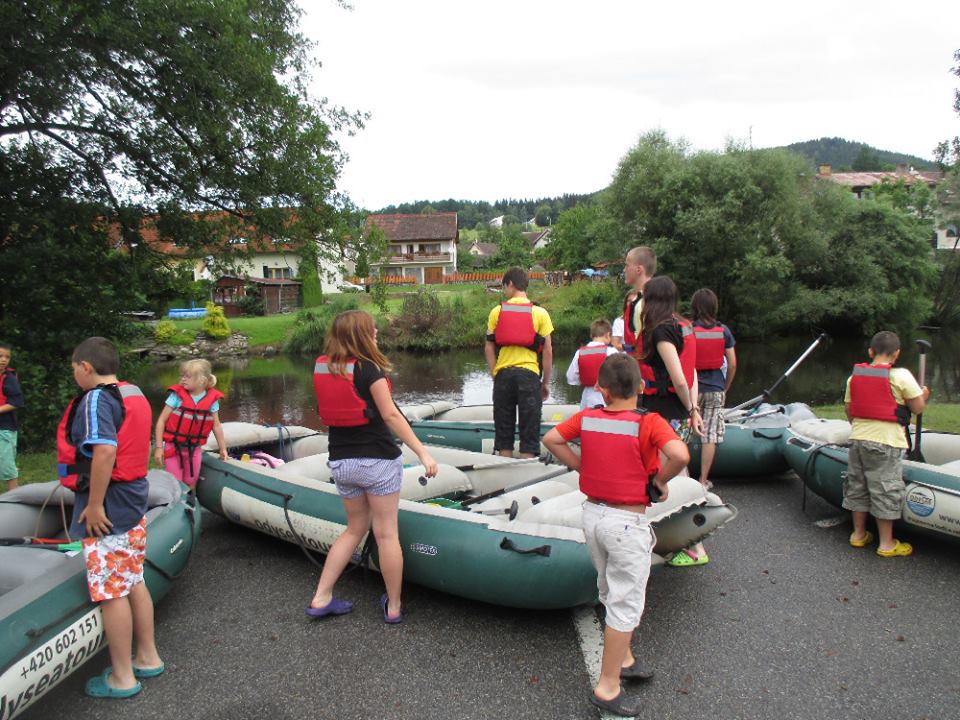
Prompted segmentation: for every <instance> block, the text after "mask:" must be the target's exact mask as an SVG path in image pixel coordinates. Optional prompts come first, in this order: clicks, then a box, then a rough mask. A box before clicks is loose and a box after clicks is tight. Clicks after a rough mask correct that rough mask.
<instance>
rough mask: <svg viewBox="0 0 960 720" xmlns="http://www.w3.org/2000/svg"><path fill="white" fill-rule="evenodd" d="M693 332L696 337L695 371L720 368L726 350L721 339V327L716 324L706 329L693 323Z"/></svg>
mask: <svg viewBox="0 0 960 720" xmlns="http://www.w3.org/2000/svg"><path fill="white" fill-rule="evenodd" d="M693 332H694V334H695V335H696V336H697V370H719V369H720V368H722V367H723V358H724V356H725V355H726V350H727V348H726V343H725V342H724V339H723V325H721V324H720V323H717V324H716V325H714V326H713V327H709V328H708V327H704V326H703V325H697V324H696V323H694V325H693Z"/></svg>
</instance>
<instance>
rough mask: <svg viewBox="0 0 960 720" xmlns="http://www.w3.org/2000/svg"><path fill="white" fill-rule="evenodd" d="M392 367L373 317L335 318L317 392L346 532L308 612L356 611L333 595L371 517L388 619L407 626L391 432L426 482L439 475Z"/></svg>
mask: <svg viewBox="0 0 960 720" xmlns="http://www.w3.org/2000/svg"><path fill="white" fill-rule="evenodd" d="M390 369H391V366H390V361H389V360H387V358H386V357H385V356H384V355H383V353H382V352H380V349H379V348H378V347H377V327H376V325H374V323H373V317H372V316H371V315H370V314H369V313H366V312H363V311H362V310H349V311H347V312H344V313H340V314H339V315H337V317H336V318H334V320H333V323H332V324H331V325H330V329H329V330H328V331H327V337H326V341H325V343H324V354H323V355H321V356H320V357H318V358H317V362H316V365H315V367H314V374H313V387H314V390H315V392H316V394H317V408H318V411H319V413H320V419H321V420H322V421H323V423H324V425H327V426H328V427H329V428H330V460H329V466H330V474H331V476H332V478H333V481H334V482H335V483H336V485H337V491H338V492H339V493H340V497H341V499H342V500H343V506H344V509H345V510H346V513H347V528H346V530H344V531H343V533H342V534H341V535H340V537H338V538H337V539H336V541H335V542H334V543H333V546H332V547H331V548H330V551H329V552H328V553H327V559H326V561H325V562H324V563H323V572H321V573H320V582H319V583H318V584H317V591H316V593H315V594H314V596H313V600H311V602H310V604H309V605H307V607H306V613H307V615H309V616H310V617H323V616H325V615H343V614H344V613H348V612H350V611H351V610H352V609H353V603H351V602H349V601H347V600H340V599H338V598H335V597H334V596H333V586H334V585H335V584H336V582H337V580H338V579H339V577H340V574H341V573H342V572H343V570H344V568H345V567H346V566H347V563H348V562H350V558H351V557H352V556H353V553H354V551H355V550H356V548H357V546H358V545H359V544H360V543H361V542H362V541H363V538H364V536H365V535H366V534H367V532H368V531H369V530H370V523H371V520H372V521H373V535H374V537H375V538H376V540H377V550H378V555H379V560H380V573H381V575H383V582H384V584H385V585H386V590H387V592H386V593H385V594H384V595H383V596H382V597H381V598H380V608H381V610H382V611H383V620H384V622H386V623H390V624H396V623H400V622H403V612H402V611H401V604H400V586H401V583H402V581H403V555H402V553H401V550H400V540H399V535H398V532H397V514H398V508H399V502H400V485H401V481H402V479H403V458H402V454H401V452H400V448H399V447H397V444H396V442H394V439H393V435H391V434H390V431H391V430H392V431H393V432H394V433H395V434H396V436H397V437H399V438H400V440H401V441H403V442H404V443H406V445H407V446H409V447H410V449H411V450H413V451H414V452H415V453H416V454H417V457H418V458H419V459H420V462H421V463H422V464H423V467H424V474H425V475H426V476H427V477H434V476H435V475H436V474H437V463H436V462H435V461H434V459H433V458H432V457H431V456H430V453H428V452H427V450H426V449H425V448H424V447H423V445H422V444H421V443H420V441H419V440H418V439H417V436H416V435H414V434H413V430H412V429H411V428H410V424H409V423H408V422H407V419H406V418H405V417H404V416H403V414H402V413H401V412H400V410H399V409H398V408H397V406H396V404H395V403H394V401H393V397H392V396H391V395H390V381H389V380H388V379H387V376H386V375H384V372H385V371H389V370H390Z"/></svg>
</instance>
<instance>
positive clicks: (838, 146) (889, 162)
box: [786, 138, 934, 172]
mask: <svg viewBox="0 0 960 720" xmlns="http://www.w3.org/2000/svg"><path fill="white" fill-rule="evenodd" d="M786 149H787V150H790V151H792V152H795V153H797V154H798V155H802V156H803V157H805V158H807V159H808V160H809V161H810V163H811V164H812V165H814V166H819V165H824V164H827V165H831V166H832V167H833V170H834V172H837V171H844V170H860V171H867V172H869V171H876V170H893V169H894V168H895V167H896V166H897V165H898V164H901V163H903V164H906V165H909V166H912V167H914V168H916V169H917V170H931V169H933V168H934V163H933V161H932V160H927V159H926V158H921V157H917V156H916V155H904V154H903V153H896V152H890V151H889V150H878V149H877V148H874V147H870V146H869V145H867V144H866V143H859V142H852V141H850V140H844V139H843V138H820V139H819V140H807V141H806V142H797V143H793V144H792V145H787V146H786Z"/></svg>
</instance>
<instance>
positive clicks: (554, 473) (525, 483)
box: [460, 466, 571, 508]
mask: <svg viewBox="0 0 960 720" xmlns="http://www.w3.org/2000/svg"><path fill="white" fill-rule="evenodd" d="M568 472H571V470H570V468H568V467H566V466H564V467H562V468H560V469H559V470H553V471H551V472H548V473H547V474H545V475H539V476H538V477H535V478H531V479H530V480H524V481H523V482H522V483H517V484H516V485H511V486H510V487H505V488H500V489H499V490H493V491H492V492H488V493H484V494H483V495H477V496H476V497H472V498H468V499H467V500H464V501H463V502H461V503H460V507H464V508H465V507H470V506H471V505H476V504H477V503H479V502H483V501H484V500H489V499H490V498H495V497H500V496H501V495H504V494H506V493H508V492H513V491H514V490H520V489H521V488H525V487H529V486H530V485H536V484H537V483H538V482H541V481H543V480H549V479H550V478H555V477H557V476H559V475H565V474H566V473H568Z"/></svg>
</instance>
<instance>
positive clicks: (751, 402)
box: [723, 333, 827, 417]
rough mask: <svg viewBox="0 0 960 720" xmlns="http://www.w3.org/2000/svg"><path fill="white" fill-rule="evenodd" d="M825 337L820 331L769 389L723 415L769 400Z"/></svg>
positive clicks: (725, 411)
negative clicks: (818, 335)
mask: <svg viewBox="0 0 960 720" xmlns="http://www.w3.org/2000/svg"><path fill="white" fill-rule="evenodd" d="M826 339H827V334H826V333H821V334H820V337H818V338H817V339H816V340H814V341H813V344H811V345H810V347H808V348H807V349H806V350H804V351H803V355H801V356H800V357H798V358H797V359H796V360H795V361H794V363H793V365H791V366H790V367H789V368H787V371H786V372H785V373H783V375H781V376H780V377H779V378H778V379H777V381H776V382H775V383H774V384H773V385H771V386H770V389H769V390H764V391H763V392H762V393H761V394H760V395H757V396H756V397H755V398H752V399H750V400H747V401H746V402H744V403H740V404H739V405H737V406H736V407H732V408H729V409H728V410H724V411H723V414H724V417H726V416H727V414H729V413H735V412H737V411H738V410H745V409H747V408H750V407H753V406H754V405H758V404H759V403H761V402H763V401H764V400H769V399H770V396H771V395H773V391H774V390H776V389H777V386H779V385H780V383H782V382H783V381H784V380H786V379H787V378H788V377H790V373H792V372H793V371H794V370H796V369H797V368H798V367H800V363H802V362H803V361H804V360H806V359H807V357H808V356H809V355H810V353H812V352H813V351H814V350H816V348H817V345H819V344H820V343H821V342H823V341H825V340H826Z"/></svg>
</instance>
